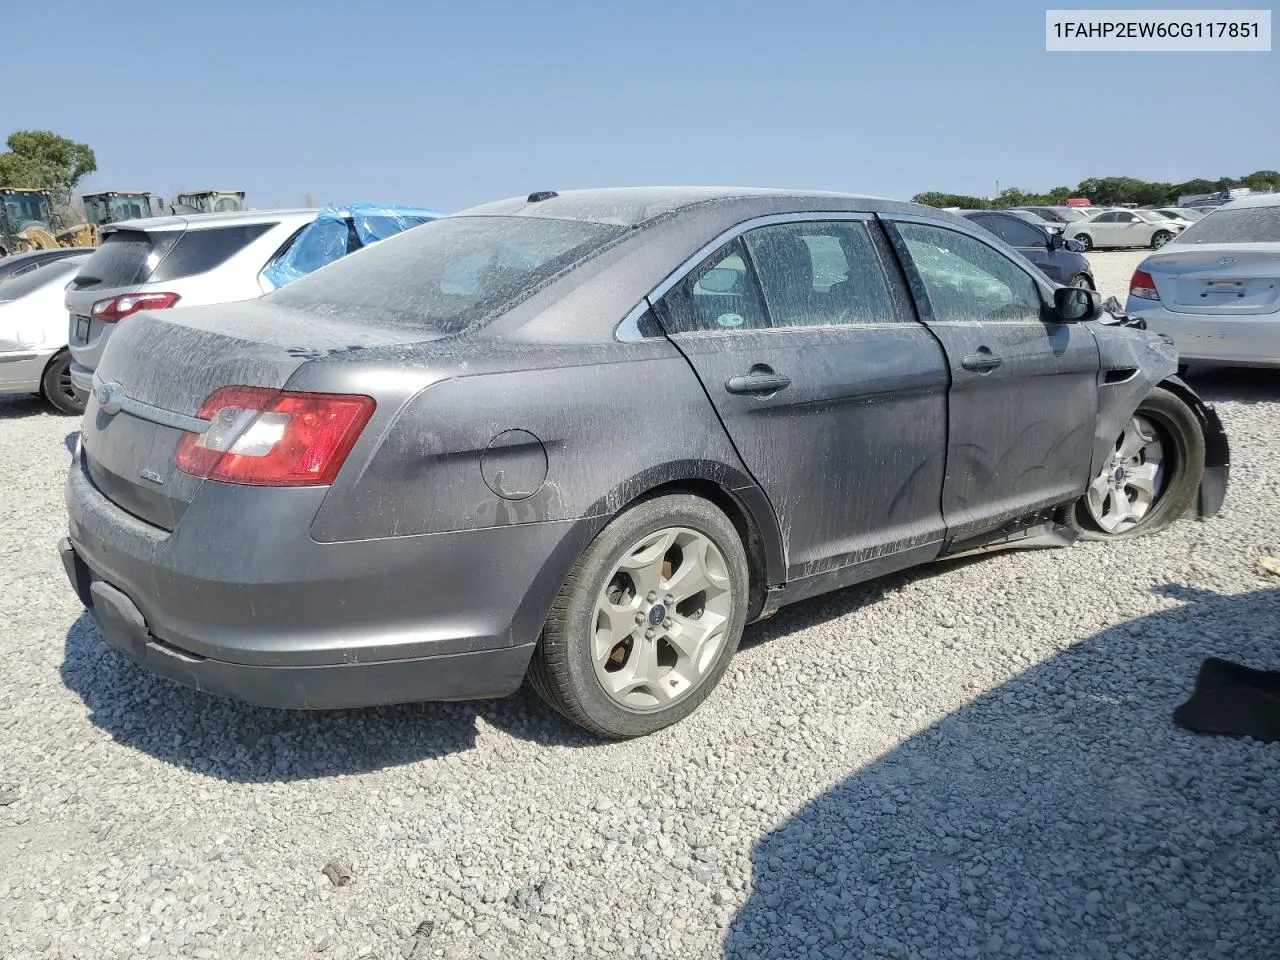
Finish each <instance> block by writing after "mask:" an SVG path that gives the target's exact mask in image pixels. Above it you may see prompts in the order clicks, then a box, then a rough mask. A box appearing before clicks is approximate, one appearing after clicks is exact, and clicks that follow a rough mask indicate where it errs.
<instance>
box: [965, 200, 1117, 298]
mask: <svg viewBox="0 0 1280 960" xmlns="http://www.w3.org/2000/svg"><path fill="white" fill-rule="evenodd" d="M961 215H962V216H965V217H968V218H969V219H970V220H972V221H973V222H974V223H976V224H978V226H980V227H982V228H984V229H985V230H989V231H990V232H991V233H994V234H995V235H996V236H997V237H999V238H1000V239H1001V240H1003V241H1004V242H1005V243H1007V244H1009V246H1011V247H1015V248H1017V250H1018V252H1019V253H1021V254H1022V255H1023V256H1024V257H1026V258H1027V259H1028V260H1030V261H1031V262H1032V263H1034V264H1035V265H1036V266H1037V267H1039V268H1040V269H1041V270H1043V271H1044V273H1045V275H1046V276H1048V277H1049V279H1050V280H1052V281H1054V282H1055V283H1061V284H1063V285H1064V286H1068V287H1088V288H1089V289H1090V290H1096V289H1097V287H1096V286H1095V285H1094V282H1093V268H1092V267H1090V266H1089V261H1088V260H1086V259H1085V258H1084V256H1083V254H1081V252H1080V251H1082V250H1083V249H1084V247H1083V246H1081V245H1080V244H1079V243H1077V242H1076V241H1075V240H1064V239H1063V238H1062V237H1061V236H1058V235H1056V234H1051V233H1049V232H1048V231H1047V230H1044V229H1042V228H1040V227H1037V226H1036V225H1035V224H1034V223H1028V222H1027V221H1025V220H1023V219H1021V218H1019V217H1016V216H1014V215H1013V214H1010V213H1005V212H1004V211H1002V210H965V211H962V212H961Z"/></svg>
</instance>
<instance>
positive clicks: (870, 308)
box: [746, 220, 897, 327]
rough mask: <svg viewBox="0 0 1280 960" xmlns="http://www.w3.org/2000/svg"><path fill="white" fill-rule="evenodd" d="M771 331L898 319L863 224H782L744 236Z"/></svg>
mask: <svg viewBox="0 0 1280 960" xmlns="http://www.w3.org/2000/svg"><path fill="white" fill-rule="evenodd" d="M746 241H747V249H748V250H749V251H750V253H751V260H752V263H753V264H754V265H755V268H756V273H757V274H758V275H759V277H760V285H761V286H762V287H763V288H764V299H765V303H766V304H768V307H769V315H770V318H771V319H772V323H773V326H775V327H826V326H846V325H849V324H858V323H885V322H892V321H893V320H895V319H897V318H896V315H895V311H894V306H893V300H892V299H891V298H890V296H889V288H888V285H887V284H886V282H885V278H884V271H883V270H882V269H881V267H880V258H879V256H878V255H877V254H876V251H875V247H874V246H873V245H872V242H871V238H870V236H869V235H868V234H867V228H866V226H865V225H863V224H861V223H857V222H852V221H839V220H831V221H819V222H814V223H786V224H779V225H777V226H771V227H761V228H759V229H757V230H752V231H751V232H750V233H748V234H747V235H746Z"/></svg>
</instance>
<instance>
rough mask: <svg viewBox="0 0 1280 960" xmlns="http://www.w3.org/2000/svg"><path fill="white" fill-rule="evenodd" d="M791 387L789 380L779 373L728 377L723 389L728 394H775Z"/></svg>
mask: <svg viewBox="0 0 1280 960" xmlns="http://www.w3.org/2000/svg"><path fill="white" fill-rule="evenodd" d="M789 386H791V378H790V377H784V376H783V375H782V374H780V373H773V372H769V373H751V374H748V375H747V376H745V377H730V378H729V379H728V380H726V381H725V384H724V388H725V389H726V390H728V391H729V392H730V393H776V392H777V391H779V390H782V389H784V388H786V387H789Z"/></svg>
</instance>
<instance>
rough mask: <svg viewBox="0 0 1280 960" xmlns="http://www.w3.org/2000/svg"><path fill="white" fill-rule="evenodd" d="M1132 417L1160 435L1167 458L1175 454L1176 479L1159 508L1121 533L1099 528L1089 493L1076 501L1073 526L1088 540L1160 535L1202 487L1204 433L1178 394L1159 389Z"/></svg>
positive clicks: (1162, 496) (1172, 479)
mask: <svg viewBox="0 0 1280 960" xmlns="http://www.w3.org/2000/svg"><path fill="white" fill-rule="evenodd" d="M1131 416H1141V417H1145V418H1146V419H1148V420H1150V421H1151V422H1152V423H1153V424H1154V425H1155V427H1156V429H1157V430H1158V431H1159V432H1160V440H1161V442H1162V443H1163V444H1164V446H1165V449H1166V451H1169V452H1167V453H1166V454H1165V456H1166V458H1168V457H1169V453H1170V452H1171V453H1172V460H1173V471H1174V472H1173V476H1171V477H1168V478H1167V479H1166V481H1165V487H1164V490H1163V491H1162V492H1161V494H1160V498H1159V500H1157V502H1156V505H1155V506H1154V507H1153V508H1152V509H1151V510H1150V511H1149V512H1148V513H1147V515H1146V516H1145V517H1143V518H1142V519H1141V520H1140V521H1138V523H1137V525H1136V526H1133V527H1131V528H1130V529H1128V530H1125V531H1123V532H1122V533H1107V532H1106V531H1105V530H1103V529H1102V528H1101V527H1100V526H1098V524H1097V523H1096V522H1095V521H1094V519H1093V516H1092V515H1091V514H1090V513H1089V505H1088V494H1087V493H1086V494H1085V496H1083V497H1081V498H1080V499H1079V500H1078V501H1077V502H1076V507H1075V510H1074V511H1073V516H1074V519H1075V523H1074V526H1075V527H1076V529H1077V530H1078V531H1079V532H1080V534H1081V536H1083V537H1085V538H1086V539H1089V540H1128V539H1131V538H1133V537H1141V536H1145V535H1147V534H1150V533H1158V532H1159V531H1161V530H1164V529H1165V528H1166V527H1168V526H1169V525H1170V524H1172V523H1173V522H1175V521H1176V520H1178V519H1179V518H1181V517H1182V515H1183V514H1184V513H1186V511H1187V508H1188V507H1190V506H1191V504H1192V503H1193V502H1194V501H1195V497H1196V491H1197V490H1199V488H1200V481H1201V478H1202V477H1203V476H1204V456H1205V452H1204V433H1203V431H1202V429H1201V427H1200V421H1199V420H1198V419H1196V415H1195V413H1194V412H1192V410H1191V408H1190V407H1188V406H1187V405H1186V404H1185V403H1183V402H1182V400H1181V399H1180V398H1179V397H1178V396H1177V395H1175V394H1173V393H1170V392H1169V391H1168V390H1165V389H1163V388H1160V387H1157V388H1156V389H1155V390H1153V391H1152V392H1151V393H1150V394H1148V395H1147V397H1146V399H1144V400H1143V401H1142V403H1140V404H1139V405H1138V408H1137V409H1136V410H1134V412H1133V414H1132V415H1131ZM1126 422H1127V421H1126ZM1170 448H1172V449H1171V450H1170ZM1095 476H1096V474H1093V475H1091V476H1090V478H1089V480H1090V482H1092V481H1093V479H1094V477H1095Z"/></svg>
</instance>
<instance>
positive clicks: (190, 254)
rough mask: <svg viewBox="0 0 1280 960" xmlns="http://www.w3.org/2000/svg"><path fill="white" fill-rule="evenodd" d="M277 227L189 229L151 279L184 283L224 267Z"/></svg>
mask: <svg viewBox="0 0 1280 960" xmlns="http://www.w3.org/2000/svg"><path fill="white" fill-rule="evenodd" d="M274 226H275V224H274V223H249V224H243V225H241V226H235V227H208V228H206V229H203V230H192V229H188V230H187V231H186V232H185V233H184V234H183V235H182V238H181V239H180V240H179V241H178V242H177V243H176V244H174V245H173V249H172V250H170V251H169V255H168V256H167V257H165V258H164V259H163V260H161V261H160V263H159V265H158V266H157V267H156V268H155V269H154V270H152V271H151V276H150V278H149V279H151V280H153V281H158V280H181V279H182V278H183V277H194V276H195V275H196V274H197V273H205V272H206V271H209V270H212V269H213V268H214V267H220V266H222V264H224V263H226V262H227V261H228V260H230V259H231V258H232V257H234V256H235V255H236V254H237V253H239V252H240V251H241V250H243V249H244V248H245V247H247V246H248V245H249V244H251V243H253V241H255V240H257V239H258V238H259V237H260V236H262V235H263V234H265V233H266V232H267V231H268V230H270V229H271V228H272V227H274ZM263 259H265V257H264V258H263ZM258 266H261V264H258ZM255 269H256V268H255Z"/></svg>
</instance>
